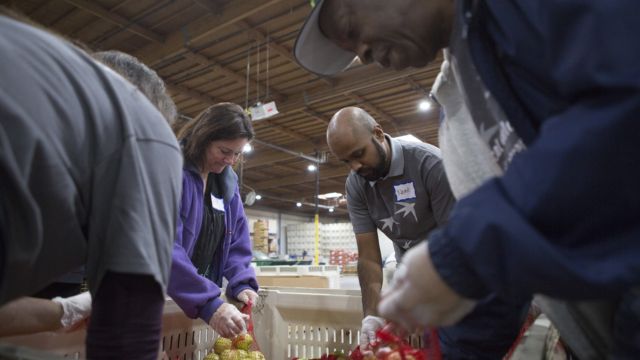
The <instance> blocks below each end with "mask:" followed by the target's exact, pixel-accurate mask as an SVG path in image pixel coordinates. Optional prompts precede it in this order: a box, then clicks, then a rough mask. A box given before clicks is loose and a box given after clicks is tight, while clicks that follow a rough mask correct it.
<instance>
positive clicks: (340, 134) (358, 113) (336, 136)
mask: <svg viewBox="0 0 640 360" xmlns="http://www.w3.org/2000/svg"><path fill="white" fill-rule="evenodd" d="M376 126H380V125H378V123H377V122H376V120H375V119H374V118H373V117H372V116H371V115H369V114H368V113H367V112H366V111H364V110H362V109H361V108H358V107H346V108H343V109H341V110H340V111H338V112H337V113H335V115H333V117H332V118H331V121H330V122H329V127H328V128H327V144H328V145H329V149H331V151H332V152H333V151H334V150H333V149H334V147H343V146H344V145H350V144H353V143H356V142H358V141H360V140H362V139H364V138H367V139H368V138H370V137H371V136H372V135H373V132H374V129H375V128H376ZM334 153H335V152H334Z"/></svg>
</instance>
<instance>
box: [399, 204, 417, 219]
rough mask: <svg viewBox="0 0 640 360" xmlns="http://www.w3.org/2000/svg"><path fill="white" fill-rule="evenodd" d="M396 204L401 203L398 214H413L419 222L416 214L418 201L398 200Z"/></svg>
mask: <svg viewBox="0 0 640 360" xmlns="http://www.w3.org/2000/svg"><path fill="white" fill-rule="evenodd" d="M396 205H400V209H399V210H397V211H396V214H400V215H402V217H403V218H405V217H407V215H409V214H411V215H413V218H414V219H416V222H418V216H417V215H416V203H408V202H397V203H396Z"/></svg>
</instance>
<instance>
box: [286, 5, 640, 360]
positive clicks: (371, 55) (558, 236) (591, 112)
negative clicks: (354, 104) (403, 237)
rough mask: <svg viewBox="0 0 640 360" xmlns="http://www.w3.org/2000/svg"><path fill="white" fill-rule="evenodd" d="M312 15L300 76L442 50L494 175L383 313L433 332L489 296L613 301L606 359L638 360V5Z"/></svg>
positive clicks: (427, 249)
mask: <svg viewBox="0 0 640 360" xmlns="http://www.w3.org/2000/svg"><path fill="white" fill-rule="evenodd" d="M316 3H317V5H316V8H315V9H314V11H312V12H311V14H310V15H309V17H308V18H307V21H306V23H305V25H304V26H303V28H302V30H301V31H300V34H299V35H298V39H297V40H296V45H295V49H294V53H295V55H296V58H297V60H298V61H299V63H300V64H301V65H302V66H304V67H305V68H307V69H308V70H310V71H312V72H315V73H318V74H322V75H329V74H332V73H336V72H338V71H341V70H343V69H345V68H346V67H347V66H348V65H349V64H350V63H351V61H352V60H353V57H354V56H355V55H358V56H359V57H360V60H361V61H362V62H364V63H369V62H377V63H378V64H380V65H382V66H385V67H392V68H394V69H403V68H406V67H421V66H425V65H427V64H428V63H429V62H431V61H432V60H434V59H435V57H436V55H437V54H438V52H439V51H440V50H442V49H448V51H449V52H450V56H451V67H452V69H453V71H452V73H453V74H454V75H455V77H456V78H457V82H458V83H459V92H460V97H461V99H462V100H463V102H464V104H465V106H466V107H467V108H468V110H469V112H470V114H471V117H470V118H469V121H472V122H473V123H474V125H475V128H476V132H475V135H474V136H475V137H476V138H477V139H480V140H481V142H478V143H481V144H480V145H481V146H480V147H478V150H479V151H486V152H488V154H490V155H491V161H492V162H493V165H494V166H496V167H497V169H498V171H496V172H497V173H498V174H496V175H497V176H495V177H488V178H485V179H484V181H483V182H482V183H481V184H478V186H476V187H475V188H473V190H472V191H470V192H468V193H466V194H465V196H464V197H463V198H461V199H460V200H459V202H458V203H457V205H456V206H455V208H454V209H453V212H452V215H451V218H450V220H449V223H448V224H447V226H445V227H443V228H441V229H439V230H437V231H435V232H433V233H432V234H431V235H430V238H429V242H428V245H427V244H425V245H422V246H420V247H417V248H415V249H413V250H412V251H410V252H408V253H407V254H406V260H405V263H406V264H407V265H408V266H407V267H406V268H405V270H403V271H401V273H400V274H399V276H397V277H396V280H397V281H396V282H395V285H394V286H393V287H392V288H391V291H390V292H389V293H388V294H387V295H386V297H385V298H384V299H383V300H382V301H381V303H380V311H381V313H382V314H383V315H385V316H387V317H389V318H391V319H393V320H396V321H398V322H401V323H403V324H404V325H405V326H413V325H425V324H428V325H443V324H450V323H454V322H456V321H458V320H459V319H460V318H461V317H462V316H464V315H465V314H466V313H468V312H469V311H470V310H471V309H472V308H473V304H474V299H479V298H482V297H483V296H486V295H487V294H490V293H496V294H498V295H500V296H503V297H506V298H510V299H513V300H514V301H516V300H518V299H519V300H522V301H526V300H528V299H530V298H531V297H532V295H534V294H544V295H547V296H550V297H553V298H556V299H563V300H570V301H578V300H579V301H585V300H589V301H591V300H601V301H607V302H609V303H612V304H615V306H614V307H613V308H612V309H613V310H612V311H611V314H610V315H611V322H610V323H609V324H608V326H609V329H608V330H609V331H610V332H611V333H612V338H613V343H607V344H605V345H604V347H605V348H606V350H605V352H606V353H605V356H610V357H614V358H629V357H632V356H633V354H636V355H637V354H638V353H640V300H639V299H640V297H639V295H640V294H639V292H640V290H639V289H638V286H639V284H640V241H638V237H639V236H640V222H639V221H638V220H637V216H638V215H637V214H639V213H640V191H637V189H636V188H637V184H638V183H640V167H639V166H638V164H640V148H639V147H638V146H637V134H638V133H640V122H639V121H637V119H636V118H637V117H638V116H639V115H638V114H640V65H638V64H640V42H638V41H637V39H636V38H635V34H637V33H638V31H639V30H640V22H638V21H637V19H636V17H635V16H634V15H632V14H635V12H636V9H637V2H635V1H630V0H629V1H614V2H612V1H606V2H603V1H594V0H572V1H565V2H552V1H542V2H502V1H500V2H497V1H496V2H485V1H462V0H460V1H451V0H431V1H418V0H400V1H394V2H390V1H384V0H372V1H367V2H363V1H358V0H344V1H336V0H325V1H317V2H316ZM444 110H445V116H446V117H448V116H449V114H447V109H446V107H445V109H444ZM446 121H447V120H446V118H445V123H446ZM443 156H444V158H445V164H446V157H447V154H446V153H443ZM445 166H446V165H445ZM447 172H448V170H447ZM594 357H595V358H597V357H598V355H597V354H596V355H594Z"/></svg>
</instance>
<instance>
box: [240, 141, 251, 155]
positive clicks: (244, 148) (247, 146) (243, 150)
mask: <svg viewBox="0 0 640 360" xmlns="http://www.w3.org/2000/svg"><path fill="white" fill-rule="evenodd" d="M252 151H253V146H251V144H249V143H247V144H246V145H245V146H244V147H243V148H242V152H243V153H245V154H248V153H250V152H252Z"/></svg>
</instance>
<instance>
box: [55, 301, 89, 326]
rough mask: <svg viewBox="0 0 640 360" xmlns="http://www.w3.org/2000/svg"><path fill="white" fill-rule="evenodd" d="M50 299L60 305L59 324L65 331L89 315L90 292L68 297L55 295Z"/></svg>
mask: <svg viewBox="0 0 640 360" xmlns="http://www.w3.org/2000/svg"><path fill="white" fill-rule="evenodd" d="M51 301H53V302H56V303H58V304H60V306H62V317H61V318H60V324H61V325H62V329H63V330H65V331H66V330H70V329H72V328H73V327H75V326H76V325H78V324H79V323H80V322H81V321H82V320H84V319H86V318H88V317H89V315H91V294H90V293H89V292H88V291H85V292H83V293H81V294H78V295H75V296H71V297H68V298H61V297H56V298H53V299H51Z"/></svg>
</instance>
